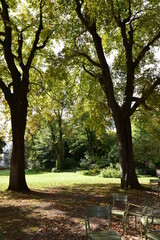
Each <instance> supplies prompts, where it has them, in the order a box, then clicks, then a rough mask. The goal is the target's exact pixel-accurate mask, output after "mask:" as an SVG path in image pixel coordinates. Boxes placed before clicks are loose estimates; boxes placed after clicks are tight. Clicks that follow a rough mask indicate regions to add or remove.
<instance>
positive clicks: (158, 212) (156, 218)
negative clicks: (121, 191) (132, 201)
mask: <svg viewBox="0 0 160 240" xmlns="http://www.w3.org/2000/svg"><path fill="white" fill-rule="evenodd" d="M150 224H152V225H159V226H160V209H154V210H153V213H152V215H151V216H148V219H147V225H150Z"/></svg>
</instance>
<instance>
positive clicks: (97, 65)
mask: <svg viewBox="0 0 160 240" xmlns="http://www.w3.org/2000/svg"><path fill="white" fill-rule="evenodd" d="M76 53H77V54H78V55H80V56H83V57H85V58H86V59H87V60H88V61H89V62H90V63H92V64H93V65H94V66H96V67H99V68H101V65H100V64H99V63H97V62H95V61H94V60H93V59H92V58H91V57H90V56H88V55H87V54H86V53H83V52H76Z"/></svg>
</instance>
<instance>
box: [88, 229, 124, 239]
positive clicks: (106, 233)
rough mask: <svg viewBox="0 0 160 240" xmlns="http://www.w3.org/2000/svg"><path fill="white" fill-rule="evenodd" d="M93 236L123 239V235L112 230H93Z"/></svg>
mask: <svg viewBox="0 0 160 240" xmlns="http://www.w3.org/2000/svg"><path fill="white" fill-rule="evenodd" d="M91 237H92V239H94V240H121V237H120V236H118V235H117V234H116V233H115V232H114V231H112V230H109V231H99V232H92V233H91Z"/></svg>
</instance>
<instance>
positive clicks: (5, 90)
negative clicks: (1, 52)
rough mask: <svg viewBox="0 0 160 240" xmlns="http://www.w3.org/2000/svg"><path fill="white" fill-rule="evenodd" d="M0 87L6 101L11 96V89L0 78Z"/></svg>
mask: <svg viewBox="0 0 160 240" xmlns="http://www.w3.org/2000/svg"><path fill="white" fill-rule="evenodd" d="M0 89H2V91H3V93H4V95H5V98H6V100H7V101H8V100H9V99H10V97H11V91H10V89H9V88H8V87H7V86H6V85H5V83H4V82H3V80H2V79H1V78H0Z"/></svg>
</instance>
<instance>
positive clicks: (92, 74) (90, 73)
mask: <svg viewBox="0 0 160 240" xmlns="http://www.w3.org/2000/svg"><path fill="white" fill-rule="evenodd" d="M83 69H84V71H85V72H86V73H88V74H89V75H90V76H91V77H93V78H96V75H95V74H94V73H93V72H91V71H89V70H88V69H87V68H86V67H85V66H84V64H83Z"/></svg>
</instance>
